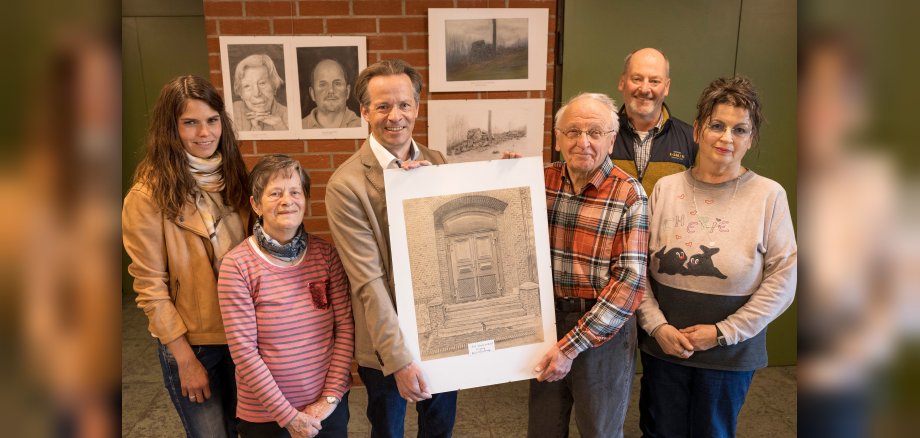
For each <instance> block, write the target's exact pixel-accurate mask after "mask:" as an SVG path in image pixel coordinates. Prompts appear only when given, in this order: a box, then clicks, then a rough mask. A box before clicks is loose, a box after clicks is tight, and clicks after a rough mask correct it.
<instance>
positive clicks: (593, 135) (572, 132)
mask: <svg viewBox="0 0 920 438" xmlns="http://www.w3.org/2000/svg"><path fill="white" fill-rule="evenodd" d="M556 130H557V131H559V132H561V133H562V135H564V136H565V137H566V138H568V139H569V140H575V139H577V138H581V134H585V135H587V136H588V138H590V139H591V140H600V139H602V138H604V137H606V136H607V134H610V133H611V132H613V130H610V131H601V130H600V129H588V130H584V131H582V130H581V129H575V128H569V129H566V130H562V129H558V128H557V129H556Z"/></svg>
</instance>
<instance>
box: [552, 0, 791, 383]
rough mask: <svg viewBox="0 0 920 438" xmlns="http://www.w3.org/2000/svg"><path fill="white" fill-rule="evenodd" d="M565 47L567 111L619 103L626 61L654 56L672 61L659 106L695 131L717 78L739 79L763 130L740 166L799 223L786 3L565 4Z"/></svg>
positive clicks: (622, 0) (779, 349)
mask: <svg viewBox="0 0 920 438" xmlns="http://www.w3.org/2000/svg"><path fill="white" fill-rule="evenodd" d="M564 14H565V17H564V20H565V21H564V28H563V33H562V35H563V44H562V98H563V101H564V100H565V99H568V98H569V97H571V96H574V95H575V94H578V93H579V92H582V91H591V92H602V93H606V94H608V95H610V96H611V97H613V98H614V99H615V100H616V101H617V102H618V103H619V102H620V101H621V96H620V94H619V92H618V91H617V89H616V86H617V81H618V80H619V76H620V73H621V72H622V71H623V59H624V58H625V57H626V55H627V54H628V53H629V52H630V51H632V50H635V49H638V48H642V47H655V48H658V49H661V50H662V51H664V53H665V54H666V55H667V56H668V58H669V59H670V61H671V89H670V94H669V96H668V98H667V99H666V100H665V102H667V104H668V106H669V107H670V108H671V110H672V112H673V113H674V114H675V115H676V116H677V117H678V118H680V119H682V120H684V121H687V122H692V119H693V118H694V116H695V115H696V99H697V98H698V97H699V93H700V92H702V90H703V88H705V87H706V85H707V84H709V82H711V81H712V80H713V79H716V78H718V77H720V76H731V75H735V74H738V75H745V76H747V77H749V78H750V79H751V80H752V81H753V82H754V84H755V85H756V86H757V87H758V89H759V91H760V94H761V98H762V100H763V104H764V113H765V116H766V119H767V123H766V124H765V125H764V126H763V128H762V133H761V138H760V145H759V147H758V148H757V149H760V150H759V151H758V150H757V149H754V150H752V151H751V152H750V153H748V156H747V157H745V165H746V166H748V167H750V168H752V169H753V170H754V171H756V172H757V173H759V174H761V175H764V176H766V177H768V178H771V179H774V180H776V181H778V182H779V183H780V184H782V185H783V187H785V188H786V191H787V193H788V194H789V202H790V207H791V209H792V214H793V217H795V215H796V194H795V193H796V192H795V191H796V2H795V1H792V0H758V1H752V0H748V1H742V0H725V1H706V2H688V1H686V0H658V1H654V2H646V1H638V0H568V1H566V2H565V10H564ZM767 347H768V351H769V355H770V364H771V365H790V364H794V363H795V360H796V306H795V304H793V306H792V308H790V309H789V310H788V311H786V313H784V314H783V315H782V316H781V317H780V318H779V319H777V320H776V321H774V322H773V324H771V325H770V327H769V335H768V336H767Z"/></svg>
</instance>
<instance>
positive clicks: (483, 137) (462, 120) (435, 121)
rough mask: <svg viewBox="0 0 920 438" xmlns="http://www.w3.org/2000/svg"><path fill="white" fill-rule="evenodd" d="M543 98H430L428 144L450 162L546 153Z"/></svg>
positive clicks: (531, 155) (540, 155) (539, 155)
mask: <svg viewBox="0 0 920 438" xmlns="http://www.w3.org/2000/svg"><path fill="white" fill-rule="evenodd" d="M544 106H545V101H544V100H543V99H482V100H429V101H428V147H429V148H431V149H434V150H437V151H440V152H441V153H443V154H444V156H445V157H446V158H447V162H448V163H463V162H467V161H483V160H496V159H499V158H501V153H502V152H503V151H512V152H518V153H520V154H521V155H523V156H525V157H542V156H543V121H544V114H543V109H544Z"/></svg>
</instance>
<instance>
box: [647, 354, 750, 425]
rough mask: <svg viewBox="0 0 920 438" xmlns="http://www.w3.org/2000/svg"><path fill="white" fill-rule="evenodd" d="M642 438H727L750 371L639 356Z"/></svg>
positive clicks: (733, 423) (747, 385) (746, 385)
mask: <svg viewBox="0 0 920 438" xmlns="http://www.w3.org/2000/svg"><path fill="white" fill-rule="evenodd" d="M642 369H643V372H642V380H641V382H642V389H641V393H640V398H639V428H640V429H641V430H642V436H644V437H675V436H680V437H733V436H735V429H736V428H737V426H738V413H739V412H741V405H743V404H744V398H745V397H746V396H747V392H748V388H750V387H751V380H752V379H753V378H754V371H722V370H711V369H706V368H694V367H688V366H684V365H678V364H675V363H671V362H668V361H664V360H661V359H658V358H656V357H654V356H651V355H649V354H646V353H644V352H643V353H642Z"/></svg>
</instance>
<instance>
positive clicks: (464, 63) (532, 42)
mask: <svg viewBox="0 0 920 438" xmlns="http://www.w3.org/2000/svg"><path fill="white" fill-rule="evenodd" d="M548 26H549V10H548V9H546V8H533V9H504V8H502V9H491V8H481V9H463V8H443V9H442V8H431V9H428V50H429V55H428V56H429V58H428V64H429V66H428V71H429V84H428V86H429V89H430V90H431V91H432V92H441V91H509V90H546V69H547V57H546V56H547V55H546V54H547V44H548V42H547V41H548V40H547V38H548V34H549V33H548V30H547V27H548Z"/></svg>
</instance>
